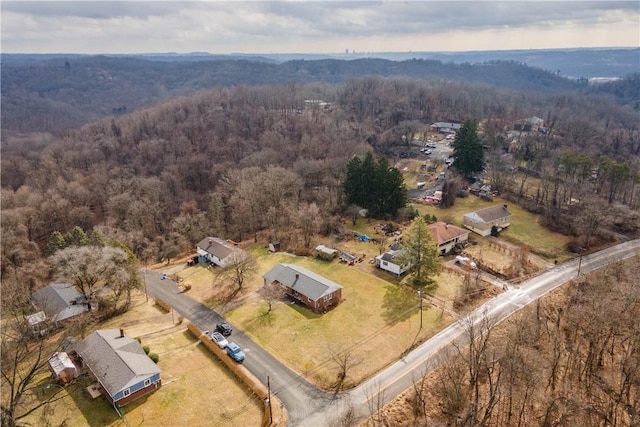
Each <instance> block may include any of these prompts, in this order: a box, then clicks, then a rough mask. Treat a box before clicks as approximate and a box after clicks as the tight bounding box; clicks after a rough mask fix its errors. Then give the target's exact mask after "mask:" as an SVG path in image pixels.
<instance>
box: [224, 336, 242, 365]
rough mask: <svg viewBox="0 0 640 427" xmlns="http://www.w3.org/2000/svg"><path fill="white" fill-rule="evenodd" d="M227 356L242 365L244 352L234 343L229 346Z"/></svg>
mask: <svg viewBox="0 0 640 427" xmlns="http://www.w3.org/2000/svg"><path fill="white" fill-rule="evenodd" d="M227 354H228V355H229V356H230V357H231V358H232V359H233V360H235V361H236V362H238V363H242V361H243V360H244V351H242V349H241V348H240V346H239V345H238V344H236V343H234V342H233V341H232V342H230V343H229V344H228V345H227Z"/></svg>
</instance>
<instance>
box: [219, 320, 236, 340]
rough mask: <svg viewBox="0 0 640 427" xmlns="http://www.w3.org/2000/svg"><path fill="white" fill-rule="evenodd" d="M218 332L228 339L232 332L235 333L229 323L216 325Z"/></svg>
mask: <svg viewBox="0 0 640 427" xmlns="http://www.w3.org/2000/svg"><path fill="white" fill-rule="evenodd" d="M216 331H218V332H220V333H221V334H222V335H224V336H225V337H228V336H229V335H231V332H233V329H231V326H230V325H229V324H228V323H218V324H217V325H216Z"/></svg>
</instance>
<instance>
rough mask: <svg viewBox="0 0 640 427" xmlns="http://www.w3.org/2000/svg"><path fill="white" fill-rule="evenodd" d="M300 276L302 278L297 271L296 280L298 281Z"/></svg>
mask: <svg viewBox="0 0 640 427" xmlns="http://www.w3.org/2000/svg"><path fill="white" fill-rule="evenodd" d="M299 278H300V275H299V274H298V273H296V282H297V281H298V279H299Z"/></svg>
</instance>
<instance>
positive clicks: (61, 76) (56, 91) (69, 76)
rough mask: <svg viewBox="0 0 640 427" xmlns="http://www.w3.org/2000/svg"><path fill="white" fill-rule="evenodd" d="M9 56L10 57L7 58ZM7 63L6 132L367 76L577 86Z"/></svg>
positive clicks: (434, 66) (385, 63) (476, 71)
mask: <svg viewBox="0 0 640 427" xmlns="http://www.w3.org/2000/svg"><path fill="white" fill-rule="evenodd" d="M9 56H10V55H9ZM32 59H33V58H31V57H29V58H27V57H23V58H21V60H19V61H18V60H13V61H11V60H9V61H8V62H7V63H4V64H3V66H2V109H3V111H2V130H3V131H15V132H32V131H47V132H54V133H58V132H61V131H64V130H66V129H70V128H74V127H77V126H80V125H83V124H85V123H88V122H90V121H93V120H95V119H98V118H102V117H106V116H109V115H118V114H122V113H125V112H131V111H133V110H135V109H138V108H140V107H143V106H148V105H152V104H154V103H156V102H158V101H160V100H162V99H166V98H170V97H173V96H177V95H182V94H186V93H190V92H194V91H197V90H201V89H207V88H211V87H215V86H227V87H231V86H235V85H238V84H243V85H258V84H282V83H286V82H289V81H298V82H330V83H341V82H343V81H345V80H347V79H349V78H354V77H361V76H366V75H380V76H383V77H390V76H406V77H410V78H419V79H439V80H442V79H445V80H463V81H470V82H479V83H485V84H488V85H493V86H498V87H505V88H511V89H518V90H525V91H532V92H552V91H553V92H564V91H572V90H576V89H578V88H580V85H579V84H578V83H576V82H574V81H571V80H569V79H564V78H562V77H559V76H557V75H554V74H553V73H549V72H546V71H543V70H541V69H537V68H531V67H527V66H525V65H523V64H520V63H516V62H505V61H494V62H488V63H483V64H469V63H464V64H452V63H449V64H444V63H442V62H440V61H435V60H407V61H401V62H397V61H390V60H386V59H356V60H351V61H345V60H337V59H325V60H316V61H306V60H293V61H288V62H284V63H281V64H270V63H266V62H262V61H251V60H218V61H174V60H172V61H164V60H161V57H157V58H155V59H154V60H148V59H140V58H134V57H111V56H93V57H83V56H80V57H69V58H66V59H65V58H64V57H56V58H51V59H47V60H45V61H39V62H34V61H33V60H32Z"/></svg>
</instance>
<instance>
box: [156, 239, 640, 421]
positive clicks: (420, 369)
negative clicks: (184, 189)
mask: <svg viewBox="0 0 640 427" xmlns="http://www.w3.org/2000/svg"><path fill="white" fill-rule="evenodd" d="M638 254H640V240H632V241H629V242H625V243H621V244H619V245H617V246H614V247H611V248H607V249H604V250H602V251H599V252H596V253H594V254H591V255H587V256H584V257H582V258H580V259H574V260H572V261H569V262H567V263H564V264H561V265H558V266H556V267H554V268H552V269H550V270H548V271H546V272H544V273H543V274H541V275H539V276H537V277H534V278H532V279H530V280H528V281H526V282H523V283H521V284H520V287H519V288H517V289H509V290H508V291H506V292H504V293H502V294H500V295H498V296H496V297H495V298H492V299H491V300H489V301H487V302H486V303H485V304H483V305H482V306H480V307H479V308H478V309H476V310H475V311H473V312H472V313H471V314H470V315H469V316H468V317H467V318H466V319H463V320H461V321H458V322H456V323H454V324H452V325H450V326H449V327H447V328H445V329H444V330H442V331H441V332H440V333H438V334H437V335H435V336H434V337H432V338H431V339H429V340H428V341H426V342H424V343H423V344H422V345H420V346H419V347H418V348H416V349H415V350H413V351H412V352H411V353H409V354H408V355H407V356H406V357H404V358H403V359H401V360H399V361H398V362H396V363H395V364H393V365H391V366H390V367H388V368H387V369H385V370H383V371H381V372H379V373H378V374H377V375H375V376H374V377H373V378H371V379H369V380H368V381H366V382H364V383H363V384H361V385H360V386H358V387H356V388H354V389H352V390H350V391H348V392H345V393H343V394H341V395H340V396H339V398H338V399H332V394H329V393H326V392H323V391H321V390H319V389H317V388H315V387H314V386H313V385H311V384H309V383H308V382H307V381H305V380H304V379H303V378H302V377H300V376H299V375H298V374H296V373H295V372H293V371H292V370H291V369H289V368H288V367H286V366H285V365H283V364H282V363H281V362H279V361H278V360H276V359H275V358H274V357H273V356H272V355H271V354H269V353H267V352H266V351H264V350H263V349H262V348H261V347H260V346H258V345H257V344H255V343H254V342H253V341H252V340H251V339H250V338H248V337H247V336H246V335H245V334H243V333H242V332H240V331H237V330H236V331H234V333H233V340H234V341H236V342H237V343H238V344H239V345H240V346H241V347H242V348H243V349H245V351H247V354H248V355H249V357H247V360H246V362H245V365H246V367H247V368H248V369H249V370H250V371H251V372H252V373H253V374H254V375H256V376H257V377H258V378H262V379H263V380H264V381H265V382H266V376H267V375H269V376H270V379H271V385H272V390H273V391H274V392H275V393H277V395H278V396H279V397H280V399H281V400H282V402H283V403H284V405H285V407H286V408H287V411H288V413H289V424H290V425H293V426H305V427H306V426H313V427H315V426H326V425H327V424H328V423H329V422H330V421H331V420H337V419H339V418H340V417H341V416H342V415H343V414H344V413H345V412H346V411H347V410H348V409H349V408H351V409H352V410H353V411H354V412H355V413H356V414H357V415H359V416H363V417H366V416H368V415H369V414H370V407H374V408H377V407H380V406H381V405H384V404H386V403H388V402H390V401H391V400H393V399H394V398H395V397H396V396H397V395H399V394H400V393H402V392H403V391H405V390H406V389H407V388H409V387H411V386H412V384H413V382H414V381H416V380H418V379H420V378H421V377H422V376H423V375H425V373H428V372H431V371H432V370H434V369H435V368H436V367H437V366H438V364H439V361H440V360H442V357H441V356H440V355H441V354H442V353H443V352H444V353H445V354H446V352H449V351H450V350H452V349H453V348H454V346H455V345H464V344H465V326H464V325H465V323H466V324H467V325H468V324H469V323H470V322H473V323H475V324H478V323H479V322H481V321H483V317H484V318H488V319H489V321H490V322H491V323H492V324H495V323H499V322H501V321H503V320H505V319H506V318H508V317H509V316H511V315H512V314H513V313H515V312H517V311H518V310H520V309H521V308H523V307H525V306H526V305H527V304H530V303H531V302H534V301H536V300H537V299H538V298H540V297H542V296H543V295H545V294H547V293H548V292H550V291H552V290H554V289H556V288H558V287H559V286H562V285H563V284H565V283H567V282H568V281H570V280H571V279H573V278H575V277H576V276H577V275H578V274H579V273H580V274H583V273H588V272H591V271H595V270H597V269H599V268H602V267H604V266H606V265H608V264H610V263H613V262H616V261H620V260H624V259H627V258H631V257H633V256H635V255H638ZM145 278H146V282H147V286H148V288H149V292H150V293H151V294H152V295H155V296H157V297H159V298H160V299H162V300H164V301H166V302H168V303H169V304H171V305H172V306H173V307H174V308H175V309H176V310H177V311H178V312H179V313H180V314H181V315H183V316H184V317H186V318H187V319H189V320H190V321H192V322H193V323H195V324H196V325H197V326H198V327H200V328H202V329H209V330H211V329H212V328H213V327H214V325H215V323H217V322H219V321H221V320H222V317H221V316H220V315H219V314H217V313H215V312H214V311H213V310H210V309H209V308H207V307H206V306H204V305H202V304H200V303H199V302H197V301H195V300H193V299H192V298H190V297H188V296H186V295H184V294H180V293H178V289H177V287H176V286H175V284H174V283H173V282H171V281H170V280H161V279H160V274H159V273H153V272H146V273H145Z"/></svg>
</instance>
